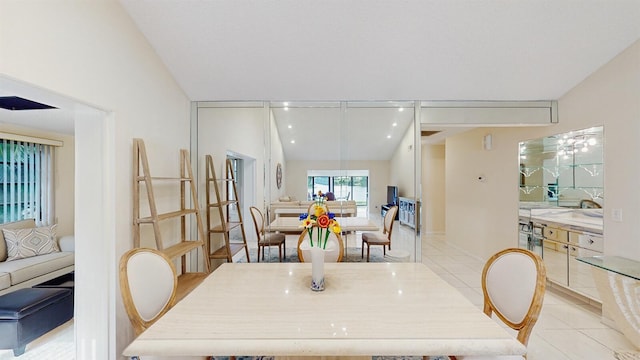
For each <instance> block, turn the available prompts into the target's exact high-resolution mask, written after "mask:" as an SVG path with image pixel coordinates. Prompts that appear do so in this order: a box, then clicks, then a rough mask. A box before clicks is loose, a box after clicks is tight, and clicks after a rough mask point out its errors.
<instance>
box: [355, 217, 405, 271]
mask: <svg viewBox="0 0 640 360" xmlns="http://www.w3.org/2000/svg"><path fill="white" fill-rule="evenodd" d="M397 212H398V206H392V207H390V208H389V210H387V213H386V214H385V215H384V226H383V229H382V233H380V232H375V233H372V232H365V233H362V257H363V258H364V246H365V245H367V262H369V250H370V247H371V245H382V254H383V255H386V254H387V250H386V249H387V247H389V250H391V232H392V231H393V223H394V220H395V219H396V213H397Z"/></svg>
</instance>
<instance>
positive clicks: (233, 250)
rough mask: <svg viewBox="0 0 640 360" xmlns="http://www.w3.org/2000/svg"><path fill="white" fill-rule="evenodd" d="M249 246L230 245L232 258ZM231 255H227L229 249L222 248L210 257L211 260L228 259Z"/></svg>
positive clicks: (241, 244) (240, 244) (242, 244)
mask: <svg viewBox="0 0 640 360" xmlns="http://www.w3.org/2000/svg"><path fill="white" fill-rule="evenodd" d="M246 246H247V245H246V244H244V243H229V248H230V249H231V256H233V255H235V254H237V253H238V252H240V251H241V250H242V249H244V248H245V247H246ZM228 255H229V254H227V247H226V246H222V247H220V248H219V249H218V250H216V251H214V252H213V254H211V255H209V258H210V259H226V258H227V257H228Z"/></svg>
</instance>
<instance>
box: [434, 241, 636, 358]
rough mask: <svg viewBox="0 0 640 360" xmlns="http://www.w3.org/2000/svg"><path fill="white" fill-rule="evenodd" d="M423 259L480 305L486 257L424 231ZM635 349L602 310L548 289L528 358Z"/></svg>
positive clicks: (595, 354) (584, 355) (598, 355)
mask: <svg viewBox="0 0 640 360" xmlns="http://www.w3.org/2000/svg"><path fill="white" fill-rule="evenodd" d="M422 261H423V263H425V264H426V265H428V266H429V267H430V268H431V269H433V270H434V271H435V272H436V273H438V274H439V275H440V276H442V277H443V278H444V279H446V280H447V281H448V282H449V283H450V284H451V285H453V286H454V287H456V288H457V289H458V290H459V291H460V292H461V293H463V294H464V295H465V296H466V297H467V298H468V299H469V300H470V301H471V302H472V303H474V304H476V305H477V306H478V307H479V308H480V309H482V301H483V296H482V286H481V285H480V274H481V272H482V267H483V265H484V263H483V262H482V261H480V260H478V259H476V258H474V257H472V256H468V255H466V254H465V253H464V252H463V251H460V250H458V249H456V248H454V247H452V246H449V245H448V244H447V242H446V239H445V237H444V236H437V235H434V236H423V237H422ZM634 350H635V349H634V347H633V345H632V344H631V343H630V342H629V341H628V340H627V339H626V338H625V337H624V336H623V335H622V334H621V333H619V332H618V331H616V330H613V329H611V328H610V327H608V326H606V325H604V324H603V323H602V322H601V321H600V313H599V310H597V309H596V308H594V307H593V306H590V305H586V304H585V303H583V302H581V301H578V300H576V299H574V298H572V297H569V296H566V295H564V294H562V293H559V292H557V291H555V290H553V289H548V290H547V292H546V294H545V299H544V304H543V307H542V311H541V313H540V317H539V319H538V322H537V323H536V325H535V327H534V329H533V332H532V334H531V337H530V338H529V346H528V352H529V353H528V356H527V359H528V360H549V359H575V360H590V359H598V360H600V359H605V360H606V359H616V357H615V356H614V352H615V351H634Z"/></svg>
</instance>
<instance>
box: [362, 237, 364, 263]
mask: <svg viewBox="0 0 640 360" xmlns="http://www.w3.org/2000/svg"><path fill="white" fill-rule="evenodd" d="M361 248H362V257H361V258H362V259H364V240H362V246H361Z"/></svg>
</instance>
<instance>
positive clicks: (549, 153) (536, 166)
mask: <svg viewBox="0 0 640 360" xmlns="http://www.w3.org/2000/svg"><path fill="white" fill-rule="evenodd" d="M602 135H603V128H602V127H601V126H600V127H593V128H589V129H582V130H576V131H571V132H567V133H563V134H557V135H552V136H547V137H544V138H539V139H533V140H528V141H523V142H521V143H520V150H519V151H520V153H519V155H520V201H521V202H526V203H529V204H530V205H534V204H538V205H541V206H554V207H567V208H601V207H602V206H603V205H604V185H603V181H604V174H603V173H604V157H603V143H602V139H603V136H602Z"/></svg>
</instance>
